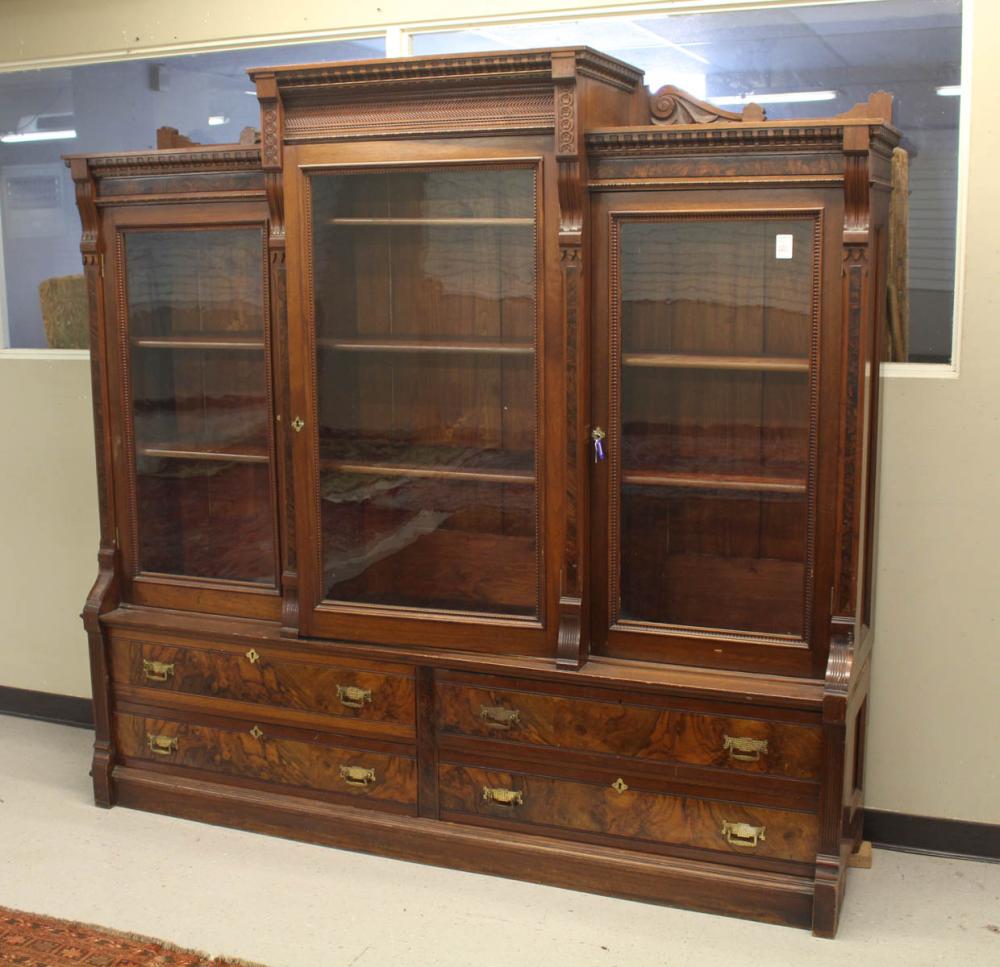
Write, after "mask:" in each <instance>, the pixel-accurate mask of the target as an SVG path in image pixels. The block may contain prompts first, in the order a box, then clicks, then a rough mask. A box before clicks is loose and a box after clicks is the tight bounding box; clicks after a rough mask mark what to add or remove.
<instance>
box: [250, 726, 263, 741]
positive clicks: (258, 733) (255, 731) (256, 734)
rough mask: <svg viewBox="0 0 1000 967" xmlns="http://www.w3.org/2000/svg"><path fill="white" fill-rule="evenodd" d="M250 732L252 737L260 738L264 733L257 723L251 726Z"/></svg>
mask: <svg viewBox="0 0 1000 967" xmlns="http://www.w3.org/2000/svg"><path fill="white" fill-rule="evenodd" d="M250 734H251V735H252V736H253V737H254V738H255V739H262V738H263V737H264V733H263V731H262V730H261V728H260V726H259V725H255V726H254V727H253V728H252V729H251V730H250Z"/></svg>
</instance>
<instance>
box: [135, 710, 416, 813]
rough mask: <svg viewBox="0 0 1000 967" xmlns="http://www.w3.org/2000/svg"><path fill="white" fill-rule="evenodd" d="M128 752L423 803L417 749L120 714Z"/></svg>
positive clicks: (270, 780)
mask: <svg viewBox="0 0 1000 967" xmlns="http://www.w3.org/2000/svg"><path fill="white" fill-rule="evenodd" d="M115 730H116V733H117V738H118V750H119V752H120V754H121V755H122V756H124V757H125V758H126V759H133V760H145V761H147V762H156V763H159V764H169V765H175V766H183V767H185V768H188V769H203V770H205V771H207V772H215V773H219V774H221V775H226V776H234V777H238V778H244V779H256V780H258V781H260V782H268V783H274V784H275V785H282V786H294V787H296V788H300V789H313V790H318V791H320V792H330V793H339V794H340V795H346V796H354V797H357V798H364V799H370V800H375V801H381V802H392V803H399V804H402V805H407V806H414V807H415V806H416V802H417V768H416V761H415V759H413V758H411V757H409V756H401V755H388V754H386V753H383V752H367V751H364V750H359V749H351V748H344V747H341V746H335V745H327V744H321V743H318V742H306V741H301V740H298V739H289V738H284V737H274V736H270V735H268V733H267V731H266V730H265V729H263V728H260V727H258V726H248V727H247V728H238V727H237V726H235V725H234V726H233V727H232V728H217V727H208V726H204V725H196V724H194V723H191V722H185V721H179V720H175V719H161V718H151V717H147V716H140V715H128V714H123V713H119V714H117V715H116V716H115Z"/></svg>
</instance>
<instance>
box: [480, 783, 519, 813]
mask: <svg viewBox="0 0 1000 967" xmlns="http://www.w3.org/2000/svg"><path fill="white" fill-rule="evenodd" d="M483 800H484V802H495V803H497V805H500V806H510V807H511V808H513V807H514V806H523V805H524V793H523V792H520V791H519V790H517V789H494V788H491V787H490V786H483Z"/></svg>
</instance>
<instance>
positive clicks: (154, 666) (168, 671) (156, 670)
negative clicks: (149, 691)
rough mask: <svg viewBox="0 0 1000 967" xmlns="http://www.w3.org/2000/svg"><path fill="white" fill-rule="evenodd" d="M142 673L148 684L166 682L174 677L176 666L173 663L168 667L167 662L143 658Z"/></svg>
mask: <svg viewBox="0 0 1000 967" xmlns="http://www.w3.org/2000/svg"><path fill="white" fill-rule="evenodd" d="M142 673H143V675H145V676H146V681H147V682H165V681H166V680H167V679H168V678H173V677H174V665H173V662H171V663H170V664H169V665H168V664H167V663H166V662H162V661H152V660H150V659H149V658H143V660H142Z"/></svg>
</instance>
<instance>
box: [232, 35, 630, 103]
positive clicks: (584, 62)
mask: <svg viewBox="0 0 1000 967" xmlns="http://www.w3.org/2000/svg"><path fill="white" fill-rule="evenodd" d="M567 52H569V53H572V54H573V55H574V57H575V59H576V66H577V71H578V73H579V74H580V75H582V76H585V77H590V78H593V79H595V80H598V81H602V82H604V83H606V84H610V85H612V86H615V87H618V88H622V89H624V90H633V89H634V88H635V87H637V86H638V85H639V84H641V83H642V76H643V75H642V71H640V70H638V69H636V68H635V67H632V66H631V65H629V64H626V63H625V62H624V61H620V60H617V59H616V58H614V57H609V56H608V55H606V54H602V53H600V52H599V51H596V50H592V49H591V48H589V47H571V48H557V49H553V50H524V51H498V52H490V53H480V54H456V55H444V56H442V55H439V54H434V55H429V56H425V57H408V58H405V59H401V60H395V59H394V60H376V61H373V60H362V61H342V62H340V63H333V64H299V65H290V66H288V67H263V68H251V69H250V70H248V71H247V73H248V74H249V75H250V78H251V79H252V80H253V81H254V82H258V81H260V80H261V79H263V78H274V80H275V81H276V83H277V86H278V89H279V90H280V91H281V92H282V93H283V94H284V93H288V94H290V95H292V96H295V95H304V94H309V93H311V92H315V91H318V90H329V89H330V88H334V89H336V90H338V91H350V90H352V89H354V88H357V87H364V88H365V89H367V90H372V89H373V88H381V87H393V86H398V85H402V84H407V85H409V84H412V83H414V82H418V83H421V84H424V85H428V86H433V87H440V86H450V87H466V88H468V87H475V86H479V85H480V84H490V85H495V84H497V83H498V82H501V83H503V82H506V83H514V84H525V83H531V82H537V83H547V82H549V81H551V80H552V62H553V55H558V54H560V53H567Z"/></svg>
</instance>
